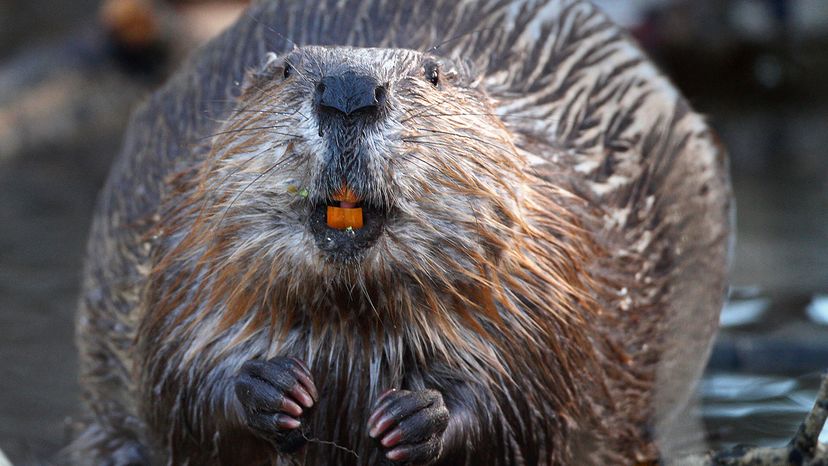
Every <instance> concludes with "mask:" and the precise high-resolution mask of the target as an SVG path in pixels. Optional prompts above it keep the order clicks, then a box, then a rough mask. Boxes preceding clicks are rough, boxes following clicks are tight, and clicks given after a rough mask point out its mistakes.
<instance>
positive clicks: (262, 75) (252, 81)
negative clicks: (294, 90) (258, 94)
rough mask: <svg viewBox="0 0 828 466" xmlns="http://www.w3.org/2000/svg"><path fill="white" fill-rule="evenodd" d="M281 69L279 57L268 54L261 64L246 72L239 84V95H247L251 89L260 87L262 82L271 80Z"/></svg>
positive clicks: (281, 64) (271, 53)
mask: <svg viewBox="0 0 828 466" xmlns="http://www.w3.org/2000/svg"><path fill="white" fill-rule="evenodd" d="M282 67H283V63H282V60H280V59H279V56H278V55H276V54H275V53H273V52H268V53H267V55H265V57H264V60H263V61H262V64H260V65H259V66H258V67H256V68H254V69H251V70H248V71H247V73H245V74H244V80H243V81H242V84H241V95H244V94H247V92H248V91H250V90H251V89H255V88H258V87H260V84H261V83H262V82H264V81H267V80H270V79H273V77H274V76H276V75H277V73H278V72H280V71H281V70H282Z"/></svg>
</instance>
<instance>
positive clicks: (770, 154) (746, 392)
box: [0, 0, 828, 465]
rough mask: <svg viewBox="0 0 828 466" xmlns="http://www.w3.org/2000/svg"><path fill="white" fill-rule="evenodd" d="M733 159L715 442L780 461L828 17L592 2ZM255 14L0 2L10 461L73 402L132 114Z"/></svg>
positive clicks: (807, 388)
mask: <svg viewBox="0 0 828 466" xmlns="http://www.w3.org/2000/svg"><path fill="white" fill-rule="evenodd" d="M597 3H598V4H600V6H601V7H603V8H604V9H605V10H606V11H607V12H608V13H609V14H610V15H612V16H613V17H614V18H615V19H616V21H618V22H619V23H621V24H622V25H623V26H625V27H627V28H628V29H629V30H630V31H631V33H632V34H633V35H634V36H635V37H636V38H637V39H638V40H639V41H640V42H641V44H642V45H643V46H644V47H645V49H646V50H647V51H648V53H649V54H650V55H651V56H652V57H653V58H654V59H655V60H656V61H657V62H658V63H659V64H660V65H661V67H662V68H663V69H664V71H665V72H666V73H667V74H668V75H669V76H670V77H671V78H672V80H673V81H674V82H675V83H676V85H677V86H678V87H679V88H680V89H681V90H682V91H683V92H684V94H685V95H686V96H687V97H688V98H689V99H690V101H691V102H692V104H693V105H694V107H695V108H696V109H697V110H699V111H700V112H702V113H704V114H706V115H708V118H709V120H710V122H711V124H712V125H713V126H714V127H715V128H716V129H717V130H718V131H719V133H720V134H721V137H722V139H723V141H724V143H725V145H726V146H727V147H728V149H729V151H730V159H731V170H732V177H733V184H734V188H735V193H736V199H737V208H738V211H737V229H738V239H737V243H736V248H735V255H734V262H733V270H732V285H733V288H732V291H731V298H730V301H729V303H728V305H727V306H726V308H725V310H724V312H723V315H722V331H721V332H720V335H719V338H718V340H717V342H716V346H715V349H714V354H713V357H712V359H711V361H710V365H709V368H708V371H707V374H706V375H705V379H704V380H703V382H702V384H701V387H700V398H701V408H700V409H701V415H702V418H703V422H704V427H705V430H706V439H707V441H708V443H709V444H710V445H711V446H713V447H718V446H730V445H733V444H735V443H754V444H762V445H780V444H783V443H785V442H787V440H788V439H789V438H790V437H791V436H792V435H793V433H794V432H795V430H796V427H797V425H798V423H799V422H800V421H801V420H802V418H803V417H804V414H805V412H807V411H808V410H809V409H810V407H811V404H812V402H813V395H814V391H815V389H816V386H817V383H818V379H819V374H820V371H823V370H825V369H826V368H828V154H826V151H828V2H827V1H825V0H788V1H785V0H729V1H725V0H627V1H618V0H599V1H597ZM243 6H244V2H233V1H224V2H217V1H212V2H211V1H197V0H190V1H181V0H178V1H174V0H164V1H162V0H156V1H154V2H153V3H152V4H150V0H106V1H103V2H102V1H101V0H25V1H24V0H16V1H15V0H0V329H2V331H0V450H2V451H3V452H5V453H6V455H7V456H8V457H9V459H10V460H11V461H12V462H13V463H14V464H18V465H20V464H37V463H39V462H40V461H42V460H45V459H48V458H49V457H50V456H51V455H53V454H54V453H55V452H56V451H57V450H58V449H59V448H60V446H61V445H62V444H63V443H64V441H65V433H66V425H67V419H68V418H69V417H70V416H71V415H72V414H73V413H75V412H76V410H77V405H78V387H77V382H76V380H75V374H76V364H77V362H76V355H75V349H74V346H73V341H72V338H73V337H72V332H73V314H74V309H75V306H76V301H77V293H78V287H79V277H80V271H81V266H82V258H83V252H84V247H85V240H86V233H87V229H88V226H89V222H90V219H91V213H92V209H93V206H94V202H95V198H96V194H97V191H98V190H99V188H100V186H101V184H102V183H103V181H104V179H105V176H106V173H107V169H108V166H109V163H110V161H111V160H112V158H113V156H114V155H115V154H116V153H117V150H118V147H119V144H120V139H121V133H122V131H123V129H124V127H125V126H126V123H127V119H128V116H129V112H130V109H131V108H133V107H134V106H135V105H136V103H137V102H139V101H140V99H141V97H142V96H144V95H145V94H146V93H147V92H149V91H150V90H152V89H153V88H155V87H156V86H158V85H159V84H160V83H162V82H163V80H164V78H165V77H166V76H167V75H168V74H169V73H170V72H171V70H173V69H174V68H175V66H176V64H178V63H180V61H181V59H182V58H183V57H184V56H185V55H186V53H187V51H188V50H191V49H192V48H193V47H195V46H196V45H197V44H199V43H201V42H203V41H204V40H206V39H207V38H209V37H210V36H212V35H213V34H215V33H216V32H217V31H219V30H221V29H222V28H223V27H224V26H225V25H227V24H228V23H229V22H232V20H233V19H234V18H235V17H236V16H237V15H238V14H240V12H241V10H242V8H243Z"/></svg>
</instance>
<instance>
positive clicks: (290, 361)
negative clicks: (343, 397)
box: [235, 357, 318, 453]
mask: <svg viewBox="0 0 828 466" xmlns="http://www.w3.org/2000/svg"><path fill="white" fill-rule="evenodd" d="M235 391H236V397H237V398H238V399H239V401H240V402H241V405H242V407H243V409H244V416H245V419H246V420H247V424H248V426H249V427H250V429H251V430H252V431H253V432H254V433H255V434H256V435H258V436H259V437H261V438H262V439H264V440H267V441H268V442H270V443H272V444H273V445H274V446H275V447H276V448H277V449H278V450H279V451H281V452H283V453H290V452H293V451H296V450H298V449H299V448H301V447H302V445H304V443H305V438H304V436H303V435H302V430H301V429H300V428H301V427H302V417H303V416H304V414H306V412H307V410H309V409H310V408H312V407H313V405H314V403H315V402H316V400H317V399H318V394H317V391H316V385H315V384H314V382H313V378H312V376H311V374H310V371H309V370H308V368H307V366H305V365H304V364H303V363H302V362H301V361H299V360H298V359H296V358H287V357H277V358H274V359H271V360H269V361H258V360H253V361H248V362H246V363H244V365H243V366H242V368H241V371H239V374H238V376H237V378H236V385H235Z"/></svg>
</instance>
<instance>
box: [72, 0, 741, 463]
mask: <svg viewBox="0 0 828 466" xmlns="http://www.w3.org/2000/svg"><path fill="white" fill-rule="evenodd" d="M343 189H345V190H347V192H348V193H349V195H348V196H347V199H346V198H344V197H342V196H341V193H342V192H343ZM332 209H333V211H337V210H336V209H341V210H343V211H349V212H351V213H353V212H356V211H358V212H359V214H360V216H361V217H360V220H359V222H356V221H354V222H353V223H348V226H347V227H344V228H340V227H337V228H334V227H332V226H331V218H332V217H331V215H332V214H331V213H330V212H331V211H332ZM729 215H730V189H729V183H728V174H727V166H726V156H725V153H724V151H723V150H722V148H721V147H720V146H719V145H718V143H717V139H716V137H715V135H714V133H713V132H712V131H711V129H710V128H709V127H708V126H707V124H706V123H705V121H704V119H703V118H702V117H701V116H699V115H698V114H697V113H695V112H694V111H692V109H691V108H690V107H689V106H688V104H687V102H686V101H685V100H684V98H683V97H682V96H681V95H680V94H679V93H678V92H677V91H676V90H675V89H674V88H673V87H672V85H671V84H670V83H669V82H668V80H667V79H665V78H664V77H663V76H662V75H661V74H660V73H659V72H658V71H657V70H656V68H655V67H654V66H653V65H652V64H651V63H650V61H649V60H648V59H647V58H646V57H645V55H644V53H642V52H641V51H640V49H639V48H638V47H637V46H636V45H635V44H634V42H633V41H632V40H631V39H630V38H629V37H628V36H627V35H626V34H625V33H624V32H623V31H622V30H621V29H620V28H618V27H617V26H616V25H614V24H613V23H612V22H611V21H610V20H609V19H607V18H606V17H605V16H604V15H603V14H602V13H601V12H600V11H598V10H597V9H596V8H595V7H594V6H592V5H591V4H589V3H587V2H583V1H577V0H543V1H535V0H513V1H499V0H490V1H488V0H487V1H455V0H433V1H425V2H392V1H388V0H358V1H357V0H355V1H341V0H336V1H334V0H325V1H321V2H313V3H311V2H284V1H262V2H258V3H256V4H254V5H253V6H252V7H251V9H250V10H249V11H248V13H247V14H245V15H244V17H243V18H241V19H240V20H239V21H238V22H237V23H236V24H235V25H234V26H232V27H231V28H230V29H228V30H227V31H226V32H225V33H223V34H222V35H221V36H219V37H218V38H216V39H215V40H213V41H212V42H211V43H209V44H208V45H206V46H205V47H204V48H202V49H201V50H200V51H198V52H197V53H196V54H195V55H194V56H193V57H192V58H191V59H190V60H189V61H188V62H187V63H186V64H185V65H184V67H183V69H182V70H181V71H180V72H178V73H177V74H176V75H174V77H173V78H172V79H171V80H170V81H169V82H168V83H167V84H166V85H165V86H164V87H163V88H161V89H160V90H158V91H157V92H156V93H155V94H154V95H152V96H151V97H150V98H149V99H148V101H147V102H145V103H144V104H143V105H142V106H141V107H140V108H139V109H137V111H136V112H135V114H134V116H133V118H132V120H131V124H130V127H129V130H128V132H127V135H126V139H125V143H124V147H123V149H122V152H121V154H120V156H119V157H118V158H117V160H116V162H115V164H114V166H113V168H112V172H111V175H110V177H109V179H108V182H107V183H106V186H105V188H104V190H103V193H102V195H101V197H100V200H99V204H98V207H97V214H96V217H95V220H94V223H93V227H92V231H91V236H90V242H89V251H88V260H87V266H86V271H85V281H84V292H83V295H82V299H81V304H80V311H79V317H78V326H77V329H78V330H77V335H78V338H77V341H78V345H79V347H80V355H81V382H82V386H83V396H84V401H85V405H86V406H87V407H88V416H87V420H86V423H85V427H84V429H83V430H82V432H80V434H79V436H78V437H77V439H76V440H75V441H74V443H73V445H72V447H71V451H72V455H73V458H74V461H75V462H77V463H80V464H176V465H178V464H189V465H211V464H234V465H235V464H293V463H300V464H320V465H321V464H379V463H380V462H389V463H392V464H450V465H456V464H491V465H495V464H504V465H505V464H525V465H538V464H565V463H570V464H572V463H577V464H630V463H633V462H644V461H654V460H657V459H658V458H659V457H664V456H665V455H667V454H669V451H667V450H668V446H666V445H668V444H667V443H664V442H666V441H667V440H666V439H667V437H668V434H667V433H668V432H670V429H671V427H670V426H672V425H675V424H676V422H677V419H676V418H677V413H679V412H680V410H681V409H682V408H683V407H684V406H685V404H686V403H687V400H688V398H689V397H690V394H691V393H692V391H693V388H694V385H695V383H696V381H697V380H698V378H699V375H700V373H701V370H702V368H703V366H704V363H705V360H706V358H707V355H708V353H709V350H710V345H711V340H712V337H713V335H714V333H715V329H716V326H717V320H718V319H717V317H718V312H719V309H720V306H721V304H722V299H723V294H724V289H725V275H726V265H727V253H728V237H729V232H730V227H729V220H728V219H729Z"/></svg>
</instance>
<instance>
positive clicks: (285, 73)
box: [282, 63, 293, 79]
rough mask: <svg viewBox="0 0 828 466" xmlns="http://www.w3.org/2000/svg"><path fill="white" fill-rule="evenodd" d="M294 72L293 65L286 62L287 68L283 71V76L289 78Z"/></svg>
mask: <svg viewBox="0 0 828 466" xmlns="http://www.w3.org/2000/svg"><path fill="white" fill-rule="evenodd" d="M292 74H293V67H292V66H290V63H285V70H284V71H283V72H282V77H283V78H285V79H287V78H289V77H290V76H291V75H292Z"/></svg>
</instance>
